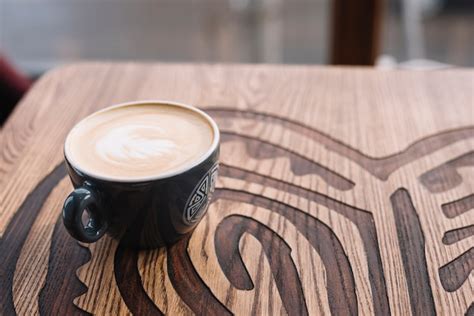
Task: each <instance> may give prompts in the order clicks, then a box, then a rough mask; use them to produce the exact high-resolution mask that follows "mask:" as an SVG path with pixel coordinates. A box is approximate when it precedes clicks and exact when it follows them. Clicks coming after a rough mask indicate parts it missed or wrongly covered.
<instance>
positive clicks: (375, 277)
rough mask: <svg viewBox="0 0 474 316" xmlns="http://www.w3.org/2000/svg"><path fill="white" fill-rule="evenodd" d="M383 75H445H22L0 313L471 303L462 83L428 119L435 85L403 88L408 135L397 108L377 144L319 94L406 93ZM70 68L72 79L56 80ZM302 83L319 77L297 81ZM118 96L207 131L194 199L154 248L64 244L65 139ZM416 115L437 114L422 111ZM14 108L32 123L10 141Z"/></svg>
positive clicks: (271, 71)
mask: <svg viewBox="0 0 474 316" xmlns="http://www.w3.org/2000/svg"><path fill="white" fill-rule="evenodd" d="M176 73H179V74H178V75H176ZM283 74H285V75H283ZM468 74H469V75H468V76H467V79H466V73H465V72H459V73H449V72H447V74H446V75H445V76H447V77H448V78H450V80H452V82H456V83H458V84H459V85H460V87H461V88H462V87H463V86H462V85H463V83H464V82H465V81H466V80H469V79H470V80H471V82H472V80H473V79H472V78H473V74H472V73H471V72H468ZM399 76H402V77H403V76H405V77H403V79H405V81H407V82H408V83H411V84H414V83H413V82H423V83H424V85H426V86H430V87H433V86H434V87H443V86H444V83H445V82H446V78H445V77H443V76H440V75H439V74H434V75H432V76H433V77H434V78H435V79H436V77H438V78H437V79H436V80H435V79H433V78H432V77H427V76H424V75H421V74H412V73H406V74H400V73H385V72H384V73H380V72H376V71H370V70H360V69H347V70H341V69H337V68H336V69H322V68H314V69H312V68H311V67H307V68H299V67H296V68H292V67H282V68H280V67H274V66H252V67H251V66H240V67H234V66H183V65H156V66H153V67H151V68H148V67H146V66H142V65H134V64H132V65H120V64H118V65H107V64H105V65H101V64H92V65H80V66H73V67H69V68H64V69H61V70H59V71H56V72H53V73H52V74H48V75H47V76H46V78H44V79H42V81H40V83H39V84H38V85H37V87H41V88H42V89H43V91H38V90H35V89H39V88H34V89H33V91H32V92H31V94H32V95H35V96H37V97H38V101H37V102H38V104H40V107H39V109H38V111H39V112H38V117H41V124H39V123H38V122H37V117H36V116H34V115H31V114H28V115H26V113H27V111H26V110H24V109H25V108H29V109H33V103H34V101H35V100H33V98H32V97H27V98H26V99H25V101H24V102H23V103H22V104H21V105H20V110H19V111H18V112H17V113H16V114H15V115H14V116H13V118H12V122H9V123H7V125H6V127H5V130H4V131H2V136H1V137H2V139H0V146H1V147H0V149H1V150H2V152H1V155H0V167H1V168H0V172H1V173H0V175H2V176H3V177H4V178H3V179H2V180H1V181H0V183H1V184H2V192H1V193H0V194H1V195H0V207H1V209H0V210H1V212H0V219H1V220H0V224H1V225H0V251H1V253H2V254H4V255H3V256H1V257H0V267H1V268H0V276H1V279H0V282H1V286H0V314H2V315H3V314H6V315H9V314H13V313H15V312H16V313H17V314H23V315H25V314H28V315H29V314H37V313H40V314H44V315H50V314H89V313H90V314H98V315H109V314H121V315H122V314H123V315H127V314H135V315H160V314H172V315H174V314H189V313H195V314H218V315H227V314H243V315H247V314H272V315H273V314H290V315H308V314H309V315H315V314H335V315H340V314H363V315H365V314H377V315H386V314H396V315H401V314H410V313H411V314H435V313H439V314H468V315H469V314H472V310H473V308H472V306H473V301H474V274H473V269H474V239H473V229H472V228H473V227H474V217H473V216H472V214H473V213H472V210H473V209H474V199H473V196H474V180H473V178H474V176H473V175H474V173H473V172H472V171H473V168H472V167H473V164H472V153H473V150H474V117H473V116H472V107H473V106H474V105H473V104H472V100H473V94H472V91H470V92H468V91H466V90H462V91H465V92H463V93H460V96H458V98H457V99H455V100H451V101H453V102H456V106H457V107H458V112H459V113H458V114H452V115H448V114H445V115H444V116H443V113H442V110H438V107H437V106H435V105H433V106H432V107H431V104H435V103H436V102H437V101H438V100H439V99H440V100H445V99H447V97H446V95H445V94H443V93H444V92H439V89H438V90H437V89H433V90H430V93H427V94H422V93H421V92H417V93H418V95H417V96H418V98H419V100H422V102H421V103H420V104H421V105H420V109H419V110H418V111H419V115H420V117H419V119H418V120H417V119H416V118H415V121H416V122H418V124H419V126H418V125H417V126H418V127H417V128H418V130H416V131H413V133H415V134H417V135H418V136H417V137H415V138H413V137H411V136H409V135H406V134H404V133H409V132H410V131H407V130H409V129H410V127H409V125H407V126H405V127H404V126H403V124H405V123H407V122H409V121H410V120H411V119H413V117H411V116H410V117H408V116H407V115H412V114H409V113H408V112H407V113H405V114H404V113H400V114H399V115H400V117H398V118H393V119H394V120H395V119H398V121H397V123H398V124H399V125H400V126H399V129H398V130H393V129H392V130H390V129H388V130H384V129H383V128H382V127H379V128H381V130H380V131H379V134H380V137H382V136H383V135H390V133H392V134H391V135H392V138H393V139H395V141H393V140H392V138H390V137H388V138H387V139H389V140H388V141H387V143H389V144H390V146H392V147H391V148H392V150H387V149H385V148H382V147H377V146H376V145H367V143H366V142H369V143H370V141H371V140H372V141H377V138H376V136H377V135H373V134H374V133H376V132H375V130H372V131H371V130H370V126H371V125H370V124H373V122H374V121H373V119H374V118H371V119H366V118H364V117H362V116H358V117H352V118H351V119H350V121H344V119H345V118H344V117H345V114H344V110H345V109H346V108H343V106H344V102H347V100H346V99H338V98H339V97H340V96H339V95H337V94H333V95H334V98H335V99H336V101H338V102H336V101H328V99H326V98H324V96H322V95H319V96H320V98H321V99H318V92H320V93H323V92H324V91H333V93H335V91H338V90H337V89H336V87H338V85H339V81H336V80H335V79H334V78H336V77H337V78H339V79H341V78H345V80H346V81H344V82H345V84H346V85H347V86H344V89H346V90H347V89H348V90H349V91H356V90H357V89H362V90H363V91H364V93H366V95H365V98H366V99H367V100H369V101H367V102H369V103H370V102H375V101H371V100H378V99H377V98H378V97H377V95H376V94H374V93H372V92H368V90H366V89H365V88H361V87H364V86H365V85H367V86H370V87H372V88H373V87H374V85H375V86H376V87H378V88H379V89H381V90H384V89H386V90H387V91H392V92H393V95H391V94H389V93H387V92H386V91H385V90H384V91H385V92H386V94H385V96H386V98H387V100H386V101H380V102H381V104H380V106H382V107H384V109H385V111H386V112H388V113H391V111H392V110H391V109H392V107H393V106H394V104H404V103H403V102H407V103H410V102H411V101H410V99H406V98H405V97H404V96H401V95H398V94H397V92H398V91H399V89H402V87H404V85H405V83H404V81H403V80H400V78H399ZM420 76H421V77H420ZM114 78H120V79H118V80H115V81H114ZM348 78H349V79H348ZM387 78H390V79H387ZM66 79H68V80H69V83H66V81H65V80H66ZM191 79H192V80H191ZM415 79H416V80H415ZM189 80H191V81H189ZM241 80H243V81H241ZM295 80H296V81H297V82H299V85H294V84H292V83H293V82H294V81H295ZM325 80H326V81H327V82H326V81H325ZM377 80H379V81H377ZM384 80H388V82H390V83H391V84H392V85H387V86H385V85H383V84H382V83H383V82H385V81H384ZM79 81H80V82H81V83H82V88H81V89H83V91H81V92H77V91H75V92H74V91H72V90H73V89H72V85H73V84H74V83H76V84H78V82H79ZM135 82H142V83H143V82H144V84H143V85H142V86H140V87H138V86H137V85H136V84H135ZM191 82H193V83H194V85H192V84H191ZM240 82H242V84H241V83H240ZM318 82H321V83H324V87H322V88H319V86H317V85H316V86H312V85H311V84H313V83H314V84H316V83H318ZM380 82H382V83H380ZM230 83H235V87H233V88H232V89H231V90H228V89H230V88H228V84H230ZM408 83H407V84H408ZM305 84H306V85H305ZM196 86H197V87H198V88H196ZM132 87H133V89H132ZM176 87H178V88H176ZM189 87H194V88H189ZM313 87H314V89H313ZM464 87H468V86H464ZM186 89H187V90H186ZM341 89H342V88H341ZM351 89H352V90H351ZM367 89H368V88H367ZM418 89H419V90H417V91H424V90H423V89H422V88H421V86H418ZM233 90H237V91H239V92H240V94H241V95H236V94H233V93H232V91H233ZM313 90H314V91H313ZM375 90H376V89H375ZM415 90H416V89H415ZM284 91H286V92H285V93H286V94H283V93H284ZM344 91H345V90H344ZM344 91H342V92H341V93H342V94H344ZM278 93H279V96H280V98H274V97H273V96H274V95H275V94H278ZM469 93H470V94H469ZM431 94H433V95H435V96H436V99H435V98H434V96H431ZM284 95H285V96H286V95H288V96H291V98H290V97H288V98H287V99H285V97H284ZM303 96H304V98H303ZM130 98H135V99H145V98H164V99H176V98H178V99H180V100H182V101H184V102H190V103H194V104H197V105H199V106H200V107H202V108H203V109H205V110H206V111H207V112H208V113H209V114H210V115H211V116H212V117H214V118H215V119H216V121H217V122H218V124H219V126H220V129H221V131H222V147H221V156H222V158H221V167H220V171H219V179H218V182H217V187H216V192H215V197H214V201H213V203H212V205H211V207H210V209H209V212H208V214H207V215H206V216H205V217H204V218H203V220H202V222H201V223H200V224H199V225H198V227H197V228H196V230H195V232H194V233H193V234H192V235H191V236H188V237H186V238H184V239H182V240H181V241H179V242H178V243H177V244H175V245H173V246H171V247H169V248H168V249H157V250H154V251H135V250H131V249H126V248H124V247H123V246H122V245H121V244H120V242H119V241H115V240H112V239H111V238H109V237H104V238H103V239H101V240H100V241H99V242H97V243H95V244H91V245H84V244H79V243H77V242H75V241H74V240H73V239H72V238H70V237H69V235H67V233H66V231H65V229H64V227H63V226H62V222H61V218H60V208H61V205H62V201H63V199H64V197H65V196H66V195H67V193H68V191H69V190H70V184H69V182H68V179H67V177H66V174H65V168H64V165H63V164H62V158H61V156H62V153H61V150H60V148H61V145H62V141H63V140H64V136H65V135H66V133H67V131H68V130H69V128H70V127H71V126H72V125H73V124H74V122H76V121H77V120H78V119H79V118H80V117H83V116H84V115H86V114H87V113H90V112H92V111H94V110H96V109H98V108H100V107H101V106H105V105H108V104H111V103H114V102H119V101H125V100H127V99H130ZM354 98H355V99H349V100H352V101H353V102H356V101H357V98H356V96H354ZM420 98H421V99H420ZM267 100H268V101H267ZM318 100H319V101H318ZM321 100H324V102H329V103H331V106H332V107H329V108H325V107H324V106H321V105H318V104H319V103H318V102H322V101H321ZM377 102H378V101H377ZM469 102H470V103H469ZM68 103H71V104H74V105H76V107H72V106H71V108H69V107H68V109H70V110H68V111H64V110H63V111H62V112H61V114H60V116H62V117H63V118H62V120H61V121H59V122H58V121H57V115H56V114H55V112H54V111H58V110H59V109H61V106H62V107H64V106H66V105H65V104H68ZM82 104H84V105H85V106H84V107H83V108H81V107H80V105H82ZM216 104H218V106H216ZM226 104H228V105H226ZM312 106H315V107H319V112H314V111H313V109H312ZM358 106H359V107H363V106H364V105H358ZM469 107H470V109H471V112H469ZM466 108H467V110H466ZM324 109H325V110H324ZM329 109H331V110H329ZM463 109H464V110H463ZM465 110H466V111H467V112H464V113H471V117H470V118H469V117H467V118H466V115H462V112H463V111H465ZM32 111H33V110H32ZM44 111H46V112H49V113H45V112H44ZM338 111H339V112H338ZM348 111H350V109H348ZM366 111H367V110H366ZM430 111H431V112H430ZM374 112H377V111H376V110H374ZM18 113H20V114H18ZM56 113H57V112H56ZM337 113H339V116H338V115H337ZM413 113H416V111H415V112H413ZM426 113H430V115H432V116H433V117H438V118H437V121H436V120H435V121H436V122H437V124H438V125H433V126H431V127H429V124H430V123H424V121H423V120H424V118H425V117H423V116H422V115H423V114H426ZM317 114H319V115H325V119H326V120H328V121H329V122H332V123H331V124H333V125H334V124H336V125H338V124H339V125H340V124H343V123H345V124H346V125H347V126H358V130H354V131H353V132H352V133H355V134H357V133H362V134H359V135H358V138H353V137H352V133H351V132H348V133H347V134H346V135H345V136H342V137H341V136H339V137H338V136H336V135H334V133H332V132H331V131H330V130H331V128H332V127H331V125H327V124H325V123H324V121H318V120H319V118H314V120H315V122H312V120H311V117H312V116H314V115H317ZM365 114H367V116H369V117H370V116H371V115H372V112H366V113H365ZM20 115H26V116H25V118H24V121H23V124H29V125H28V126H30V128H31V129H32V130H33V131H35V132H34V133H33V132H30V131H29V130H28V131H27V132H26V131H25V132H24V137H23V138H22V140H21V142H17V141H16V140H17V137H18V135H16V134H15V133H14V131H15V130H17V129H18V128H19V127H21V126H22V117H20ZM374 115H375V114H374ZM378 115H381V117H380V118H379V119H381V120H383V119H384V118H385V119H390V118H391V116H389V117H383V115H385V114H383V113H382V114H380V113H379V114H378ZM403 115H405V116H403ZM392 116H393V115H392ZM467 116H469V115H467ZM443 119H444V120H443ZM466 119H467V120H468V121H464V120H466ZM353 120H355V121H356V123H357V120H359V121H358V123H359V125H357V124H355V125H351V124H353ZM318 122H319V123H318ZM53 123H54V124H53ZM386 124H387V125H392V122H390V121H387V123H386ZM407 124H408V123H407ZM48 126H54V128H53V129H51V128H48ZM340 126H341V128H342V126H343V125H340ZM363 126H365V127H364V128H366V129H367V128H368V129H367V131H366V132H367V133H371V134H370V135H366V134H363V133H364V132H360V130H363ZM320 127H321V128H323V130H321V129H320ZM423 128H425V130H424V129H423ZM430 128H431V129H430ZM359 129H360V130H359ZM430 131H431V132H430ZM364 135H366V136H367V138H366V139H364ZM44 139H47V140H49V141H48V142H47V143H41V140H44ZM397 139H398V140H397ZM408 139H409V141H407V140H408ZM12 144H14V145H12ZM367 146H368V147H367ZM371 146H372V147H373V148H372V149H371V152H370V150H368V148H371ZM390 146H389V147H390ZM12 149H14V150H12ZM367 152H370V154H369V153H367ZM390 153H391V154H390ZM5 177H6V178H5Z"/></svg>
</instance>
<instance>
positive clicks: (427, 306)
mask: <svg viewBox="0 0 474 316" xmlns="http://www.w3.org/2000/svg"><path fill="white" fill-rule="evenodd" d="M390 201H391V203H392V208H393V214H394V217H395V225H396V227H397V234H398V244H399V245H400V252H401V255H402V260H403V268H404V270H405V276H406V280H407V285H408V292H409V294H410V305H411V310H412V312H413V314H414V315H435V314H436V311H435V305H434V301H433V294H432V291H431V285H430V279H429V274H428V268H427V265H426V257H425V237H424V235H423V230H422V229H421V224H420V220H419V218H418V214H417V213H416V210H415V206H414V205H413V202H412V200H411V197H410V194H409V193H408V191H407V190H406V189H404V188H400V189H398V190H397V191H395V192H394V193H393V194H392V195H391V196H390Z"/></svg>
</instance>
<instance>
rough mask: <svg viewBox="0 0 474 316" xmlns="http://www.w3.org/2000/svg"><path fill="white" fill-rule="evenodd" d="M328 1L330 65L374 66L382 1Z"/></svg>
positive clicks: (378, 44) (377, 48) (378, 40)
mask: <svg viewBox="0 0 474 316" xmlns="http://www.w3.org/2000/svg"><path fill="white" fill-rule="evenodd" d="M331 1H332V2H333V6H332V24H331V36H330V39H331V52H330V56H331V64H335V65H374V63H375V60H376V58H377V56H378V54H379V49H380V36H381V28H382V13H383V10H382V8H383V0H357V1H351V0H331Z"/></svg>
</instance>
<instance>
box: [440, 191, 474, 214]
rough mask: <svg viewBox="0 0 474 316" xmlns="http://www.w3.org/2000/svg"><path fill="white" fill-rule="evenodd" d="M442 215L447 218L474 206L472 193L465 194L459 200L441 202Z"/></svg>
mask: <svg viewBox="0 0 474 316" xmlns="http://www.w3.org/2000/svg"><path fill="white" fill-rule="evenodd" d="M441 208H442V209H443V213H444V215H446V216H447V217H449V218H453V217H456V216H459V215H461V214H464V213H466V212H467V211H469V210H472V209H473V208H474V194H471V195H468V196H465V197H463V198H461V199H459V200H456V201H453V202H449V203H446V204H443V205H442V206H441Z"/></svg>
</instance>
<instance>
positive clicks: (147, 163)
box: [65, 104, 214, 179]
mask: <svg viewBox="0 0 474 316" xmlns="http://www.w3.org/2000/svg"><path fill="white" fill-rule="evenodd" d="M213 139H214V136H213V130H212V127H211V126H210V124H209V123H208V122H207V121H206V120H205V118H203V117H202V116H201V115H199V114H198V113H196V112H193V111H191V110H189V109H186V108H180V107H177V106H171V105H160V104H145V105H130V106H124V107H117V108H111V109H108V110H105V111H103V112H98V113H96V114H94V115H92V116H90V117H88V118H86V119H85V120H83V121H82V122H80V123H79V124H78V125H76V127H74V128H73V129H72V130H71V132H70V133H69V135H68V137H67V140H66V144H65V149H66V154H67V157H68V159H72V160H73V161H74V164H75V165H77V166H78V167H79V168H80V169H81V170H83V171H84V172H86V173H93V174H95V175H99V176H105V177H118V178H126V179H137V178H141V177H153V176H159V175H160V174H162V173H165V172H173V171H175V170H178V169H182V168H184V167H185V166H186V165H191V164H192V163H193V162H195V161H196V160H197V159H199V158H200V157H202V156H203V155H204V154H205V153H206V152H207V151H208V150H209V148H210V147H211V145H212V142H213Z"/></svg>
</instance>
